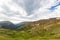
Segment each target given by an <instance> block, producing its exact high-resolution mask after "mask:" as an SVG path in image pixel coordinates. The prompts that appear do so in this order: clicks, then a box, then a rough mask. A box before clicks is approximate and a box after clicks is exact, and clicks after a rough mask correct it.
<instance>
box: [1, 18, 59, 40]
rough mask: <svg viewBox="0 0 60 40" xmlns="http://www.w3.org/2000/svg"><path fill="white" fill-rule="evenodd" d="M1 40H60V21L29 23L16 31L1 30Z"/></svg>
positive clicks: (53, 19) (47, 20)
mask: <svg viewBox="0 0 60 40" xmlns="http://www.w3.org/2000/svg"><path fill="white" fill-rule="evenodd" d="M0 40H60V19H56V18H52V19H46V20H39V21H36V22H29V23H26V24H24V25H22V26H20V27H19V28H18V29H16V30H10V29H5V28H0Z"/></svg>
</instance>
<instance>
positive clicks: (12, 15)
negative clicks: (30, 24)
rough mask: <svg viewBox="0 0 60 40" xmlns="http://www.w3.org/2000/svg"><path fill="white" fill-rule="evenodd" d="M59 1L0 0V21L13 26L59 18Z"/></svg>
mask: <svg viewBox="0 0 60 40" xmlns="http://www.w3.org/2000/svg"><path fill="white" fill-rule="evenodd" d="M59 10H60V1H59V0H0V21H11V22H13V23H14V24H17V23H20V22H24V21H25V22H27V21H38V20H40V19H48V18H54V17H60V11H59Z"/></svg>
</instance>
